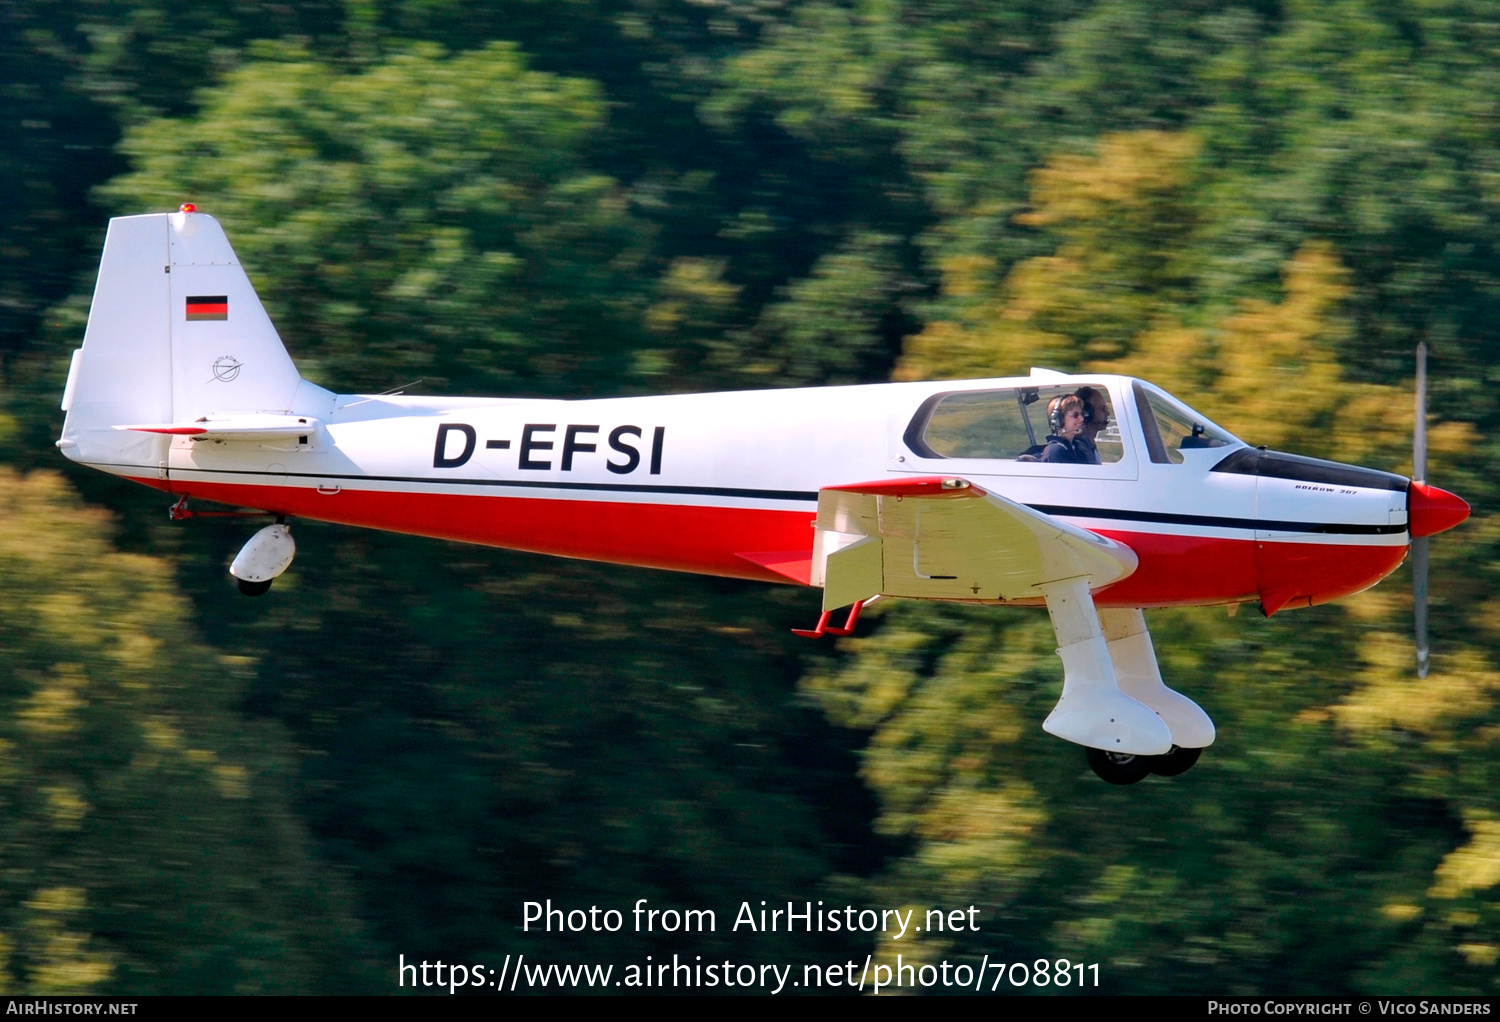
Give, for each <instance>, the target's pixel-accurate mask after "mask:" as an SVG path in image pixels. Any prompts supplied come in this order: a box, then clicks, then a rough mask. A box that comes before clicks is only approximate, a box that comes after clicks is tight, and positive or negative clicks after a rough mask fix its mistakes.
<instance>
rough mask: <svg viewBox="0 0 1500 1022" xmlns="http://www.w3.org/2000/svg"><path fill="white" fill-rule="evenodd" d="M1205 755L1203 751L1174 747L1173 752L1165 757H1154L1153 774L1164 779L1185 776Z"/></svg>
mask: <svg viewBox="0 0 1500 1022" xmlns="http://www.w3.org/2000/svg"><path fill="white" fill-rule="evenodd" d="M1201 755H1203V750H1202V749H1179V748H1178V747H1177V746H1175V745H1174V746H1173V747H1172V751H1171V752H1169V753H1167V754H1166V755H1163V756H1152V757H1151V759H1152V763H1151V772H1152V773H1153V774H1158V775H1160V776H1162V777H1176V776H1177V775H1178V774H1185V773H1187V772H1188V771H1189V770H1191V769H1192V768H1193V764H1194V763H1196V762H1198V757H1199V756H1201Z"/></svg>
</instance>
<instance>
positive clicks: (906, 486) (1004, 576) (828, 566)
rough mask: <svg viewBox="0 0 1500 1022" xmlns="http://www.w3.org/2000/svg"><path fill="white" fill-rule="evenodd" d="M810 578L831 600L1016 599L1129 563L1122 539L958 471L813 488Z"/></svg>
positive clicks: (1115, 577) (1092, 583) (1102, 582)
mask: <svg viewBox="0 0 1500 1022" xmlns="http://www.w3.org/2000/svg"><path fill="white" fill-rule="evenodd" d="M816 526H817V534H816V539H815V540H814V544H815V545H814V548H813V561H812V565H813V570H812V579H811V581H812V584H813V585H820V584H821V585H822V586H823V608H824V609H825V610H832V609H834V608H836V607H843V606H846V605H847V604H850V603H853V602H855V601H856V600H867V599H869V598H870V597H872V596H876V595H884V596H908V597H916V598H919V599H929V600H1015V599H1023V598H1032V599H1036V598H1039V597H1041V596H1042V593H1041V591H1040V590H1038V589H1037V588H1036V587H1037V586H1038V585H1040V584H1043V583H1047V582H1056V581H1059V580H1062V579H1071V578H1081V577H1084V576H1087V577H1088V580H1089V582H1088V584H1089V588H1090V589H1098V588H1100V587H1102V586H1107V585H1110V584H1111V583H1114V582H1118V581H1119V580H1120V579H1122V578H1125V577H1126V576H1127V575H1129V574H1131V573H1132V572H1134V571H1135V569H1136V563H1137V562H1136V556H1135V553H1134V551H1132V550H1131V549H1130V548H1129V547H1126V546H1123V545H1121V544H1119V543H1115V542H1113V541H1112V540H1109V539H1105V538H1104V537H1103V536H1098V535H1095V534H1094V533H1092V532H1089V531H1087V530H1085V529H1080V528H1078V527H1076V526H1073V525H1069V524H1068V523H1066V522H1063V521H1059V520H1058V519H1056V518H1052V517H1050V516H1048V515H1044V514H1042V513H1041V512H1039V511H1033V510H1032V509H1031V508H1029V507H1027V506H1025V505H1024V504H1017V503H1016V502H1015V501H1013V500H1007V499H1006V498H1004V497H1002V496H1000V495H999V494H996V493H989V492H986V491H985V490H983V489H981V488H979V487H978V486H975V485H974V484H972V483H970V482H969V481H968V480H965V479H955V478H942V477H937V476H924V477H917V478H907V479H889V480H879V481H876V482H870V483H854V484H852V485H848V486H830V487H828V488H826V489H823V490H820V491H819V493H818V518H817V523H816Z"/></svg>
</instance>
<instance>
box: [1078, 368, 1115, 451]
mask: <svg viewBox="0 0 1500 1022" xmlns="http://www.w3.org/2000/svg"><path fill="white" fill-rule="evenodd" d="M1078 399H1079V400H1080V401H1082V402H1083V432H1082V433H1080V434H1078V440H1077V441H1076V443H1077V445H1078V446H1079V447H1082V448H1083V449H1084V451H1085V452H1086V453H1087V454H1088V456H1089V464H1090V465H1097V464H1099V463H1100V462H1099V448H1098V446H1096V445H1097V444H1098V439H1099V434H1100V433H1103V432H1104V431H1105V430H1106V429H1108V428H1109V399H1108V398H1107V397H1105V396H1104V392H1103V391H1101V390H1099V389H1098V388H1095V387H1079V388H1078Z"/></svg>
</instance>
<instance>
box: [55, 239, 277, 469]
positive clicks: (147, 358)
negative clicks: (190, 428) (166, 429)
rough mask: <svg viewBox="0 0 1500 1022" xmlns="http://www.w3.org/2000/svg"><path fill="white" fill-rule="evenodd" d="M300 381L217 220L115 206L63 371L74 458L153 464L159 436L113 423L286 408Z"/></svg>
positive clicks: (66, 427)
mask: <svg viewBox="0 0 1500 1022" xmlns="http://www.w3.org/2000/svg"><path fill="white" fill-rule="evenodd" d="M299 382H300V378H299V376H298V374H297V369H296V367H295V366H294V365H293V364H292V360H291V357H290V356H288V355H287V352H286V348H285V347H284V346H283V345H282V343H281V338H280V337H279V336H278V335H277V333H276V328H275V327H273V326H272V325H271V320H270V318H269V317H268V316H267V315H266V311H265V309H264V308H262V307H261V304H260V299H259V298H257V297H256V295H255V289H254V288H252V287H251V286H250V279H249V278H248V277H247V276H246V275H245V271H244V268H243V267H241V266H240V263H239V260H238V259H236V258H235V255H234V250H233V249H232V248H231V247H230V245H229V239H228V238H226V237H225V236H224V230H223V228H221V227H220V226H219V223H218V221H217V220H215V219H214V218H213V217H211V216H208V215H206V214H204V213H194V212H179V213H156V214H150V215H147V216H129V217H117V218H115V219H113V220H111V221H110V222H109V233H108V234H107V235H106V236H105V240H104V254H103V256H102V257H101V259H100V262H99V280H98V283H97V284H96V285H95V288H94V301H93V305H92V306H91V307H90V309H89V322H88V329H87V330H86V332H85V333H84V339H83V347H82V348H81V349H79V350H78V351H77V352H75V353H74V356H73V365H72V368H71V370H70V372H69V374H68V386H67V390H66V392H65V396H64V401H63V405H64V407H65V409H66V411H67V413H68V416H67V419H66V421H65V422H64V424H63V436H62V439H61V440H60V441H58V446H59V447H60V448H62V449H63V452H64V453H65V454H67V456H68V457H70V458H72V459H74V460H75V461H83V462H88V463H90V464H95V465H99V466H101V467H104V466H118V467H120V468H129V467H132V466H133V467H143V468H150V469H152V470H155V469H156V468H157V467H158V466H160V465H162V464H163V462H164V458H165V453H166V452H165V446H164V445H165V441H164V439H163V438H162V437H160V436H155V435H151V434H144V433H138V432H131V431H124V430H120V429H117V428H116V427H120V426H129V425H137V424H154V423H188V422H192V421H193V420H195V419H197V418H199V417H201V416H204V415H208V414H210V413H223V412H265V411H272V412H289V411H292V410H293V404H294V402H295V400H296V395H297V389H298V384H299Z"/></svg>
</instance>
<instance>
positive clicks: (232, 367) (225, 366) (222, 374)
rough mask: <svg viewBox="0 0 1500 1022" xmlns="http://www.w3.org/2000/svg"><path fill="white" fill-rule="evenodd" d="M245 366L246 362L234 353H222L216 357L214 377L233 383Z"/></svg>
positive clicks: (221, 381)
mask: <svg viewBox="0 0 1500 1022" xmlns="http://www.w3.org/2000/svg"><path fill="white" fill-rule="evenodd" d="M244 367H245V363H243V362H241V361H240V360H239V359H237V358H235V357H234V356H233V355H220V356H219V357H218V358H216V359H214V379H216V380H218V381H219V382H220V383H233V382H234V380H235V377H237V376H239V375H240V370H241V369H243V368H244Z"/></svg>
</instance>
